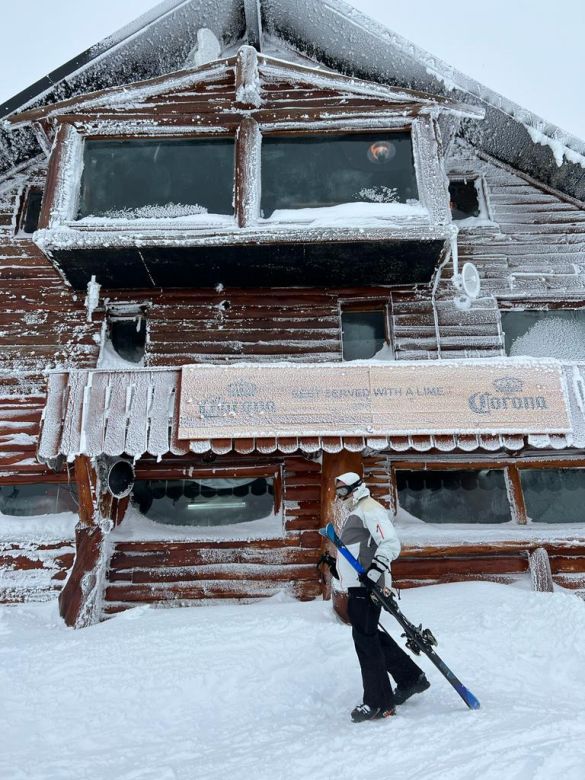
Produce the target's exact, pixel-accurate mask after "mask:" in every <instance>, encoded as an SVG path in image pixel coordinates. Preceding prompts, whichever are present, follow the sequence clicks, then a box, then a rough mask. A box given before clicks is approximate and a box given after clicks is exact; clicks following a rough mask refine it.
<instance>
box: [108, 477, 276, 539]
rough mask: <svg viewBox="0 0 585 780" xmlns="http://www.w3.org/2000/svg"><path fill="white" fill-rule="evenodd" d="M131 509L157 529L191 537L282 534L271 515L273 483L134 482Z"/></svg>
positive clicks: (264, 480)
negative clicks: (180, 530)
mask: <svg viewBox="0 0 585 780" xmlns="http://www.w3.org/2000/svg"><path fill="white" fill-rule="evenodd" d="M132 503H133V506H134V507H135V508H136V509H137V510H138V512H139V513H140V515H142V516H143V517H144V518H147V519H148V520H150V521H152V522H153V523H155V524H157V525H159V526H170V527H171V528H176V527H182V528H183V529H184V530H185V531H189V532H191V533H194V534H197V535H199V534H204V535H206V536H208V535H211V536H214V535H219V536H222V537H225V536H235V537H237V538H241V537H246V538H247V537H249V536H250V535H252V536H258V535H259V536H272V537H278V536H282V533H283V531H282V517H280V516H279V515H277V514H275V511H274V509H275V504H274V478H273V477H243V478H234V479H227V478H223V479H219V478H217V479H213V478H209V479H207V478H206V479H197V480H196V479H186V480H181V479H176V480H172V479H169V480H139V481H137V482H136V483H135V485H134V489H133V492H132ZM135 524H136V520H135ZM149 527H150V529H151V530H152V525H150V524H149ZM126 528H128V527H126ZM122 530H124V529H122ZM160 532H164V528H161V529H160Z"/></svg>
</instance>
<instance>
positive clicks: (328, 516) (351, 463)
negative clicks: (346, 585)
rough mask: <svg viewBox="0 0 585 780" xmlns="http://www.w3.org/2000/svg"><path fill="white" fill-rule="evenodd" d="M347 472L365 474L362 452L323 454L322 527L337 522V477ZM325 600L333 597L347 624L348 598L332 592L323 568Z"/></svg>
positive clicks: (325, 546) (327, 547) (326, 547)
mask: <svg viewBox="0 0 585 780" xmlns="http://www.w3.org/2000/svg"><path fill="white" fill-rule="evenodd" d="M346 471H355V472H356V473H357V474H359V475H360V476H361V475H362V474H363V463H362V455H361V452H349V451H348V450H341V452H336V453H328V452H324V453H323V463H322V467H321V525H327V523H334V522H335V508H334V501H335V477H336V476H337V475H338V474H343V473H344V472H346ZM321 551H322V552H329V553H331V552H332V551H331V549H330V545H329V542H328V541H327V540H326V539H323V542H322V545H321ZM322 576H323V598H324V599H331V598H332V597H333V609H334V610H335V611H336V612H337V614H338V615H339V616H340V617H341V619H342V620H344V621H345V622H347V596H346V595H345V594H343V593H341V592H339V591H332V588H331V575H330V574H329V571H326V567H323V571H322Z"/></svg>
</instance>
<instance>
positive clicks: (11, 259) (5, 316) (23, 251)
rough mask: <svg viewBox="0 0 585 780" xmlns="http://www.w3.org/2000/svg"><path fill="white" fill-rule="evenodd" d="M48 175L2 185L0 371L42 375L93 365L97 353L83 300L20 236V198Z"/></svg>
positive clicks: (33, 173)
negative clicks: (18, 230)
mask: <svg viewBox="0 0 585 780" xmlns="http://www.w3.org/2000/svg"><path fill="white" fill-rule="evenodd" d="M45 174H46V171H45V170H44V169H42V168H39V166H38V165H34V166H31V168H30V171H29V172H28V173H25V172H23V173H21V174H19V175H18V176H15V177H13V179H12V180H8V181H6V182H4V183H3V182H0V369H9V370H10V371H11V372H13V373H14V374H17V373H19V372H22V371H26V372H39V373H41V372H42V371H44V370H45V369H47V368H55V367H58V366H63V367H65V366H93V365H95V361H96V359H97V354H98V350H99V346H98V344H96V342H95V340H94V338H93V337H94V335H95V333H96V332H97V328H96V325H95V323H90V322H87V320H86V312H85V308H84V296H83V295H79V294H74V293H73V292H72V291H71V289H70V288H69V287H68V286H67V285H66V284H65V283H64V282H63V280H62V279H61V277H60V276H59V274H58V273H57V271H56V270H55V269H54V268H53V266H52V265H51V263H50V262H49V261H48V260H47V258H46V257H45V256H44V255H43V253H42V252H41V251H40V249H39V248H38V247H37V246H36V245H35V244H34V243H33V242H32V241H31V236H30V235H24V234H18V233H17V232H16V231H17V219H18V213H19V208H20V204H21V198H22V193H23V191H24V189H25V187H26V186H27V185H28V184H39V185H41V186H42V185H43V183H44V176H45Z"/></svg>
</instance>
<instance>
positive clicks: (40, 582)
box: [0, 538, 75, 604]
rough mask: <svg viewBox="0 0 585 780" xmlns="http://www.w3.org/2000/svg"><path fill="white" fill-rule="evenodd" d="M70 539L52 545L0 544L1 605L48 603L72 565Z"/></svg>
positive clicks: (56, 592) (19, 542)
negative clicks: (33, 602)
mask: <svg viewBox="0 0 585 780" xmlns="http://www.w3.org/2000/svg"><path fill="white" fill-rule="evenodd" d="M74 554H75V545H74V541H73V538H71V539H63V540H55V541H51V542H48V541H47V542H33V541H27V542H24V541H21V540H18V539H15V540H12V541H1V540H0V604H16V603H20V602H24V601H47V600H49V599H52V598H54V597H55V596H56V595H57V594H58V593H59V592H60V590H61V588H62V587H63V583H64V581H65V579H66V577H67V573H68V571H69V569H70V568H71V566H72V564H73V557H74Z"/></svg>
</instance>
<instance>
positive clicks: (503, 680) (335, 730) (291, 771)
mask: <svg viewBox="0 0 585 780" xmlns="http://www.w3.org/2000/svg"><path fill="white" fill-rule="evenodd" d="M402 607H403V609H404V611H405V612H406V614H407V615H408V616H409V617H411V619H412V620H413V621H416V622H419V621H422V622H423V623H424V624H425V625H429V626H431V627H432V628H433V630H434V631H435V633H436V635H437V636H438V638H439V648H438V649H439V652H440V653H441V654H442V655H443V657H444V658H445V660H446V661H447V662H448V663H450V664H451V666H452V667H453V669H454V670H455V672H456V673H457V674H458V675H459V676H460V677H461V679H462V680H463V682H465V683H466V684H467V685H468V686H469V687H470V688H471V689H472V690H473V692H474V693H475V694H476V695H477V696H478V698H479V699H480V700H481V702H482V709H481V710H480V711H479V712H471V711H468V710H467V709H466V708H465V706H464V704H463V702H461V700H460V699H459V697H458V696H457V695H456V694H455V693H454V691H453V690H452V689H451V688H450V686H449V685H447V683H446V682H444V680H443V678H442V677H441V676H440V675H439V674H438V673H437V672H436V671H435V670H434V668H433V667H432V666H430V665H429V664H428V663H423V665H424V667H425V670H426V671H427V673H428V676H429V678H430V679H431V681H432V687H431V689H430V690H429V691H428V692H427V693H425V694H423V695H421V696H419V697H416V698H415V700H411V701H410V702H408V703H406V704H405V705H403V706H402V707H401V708H400V709H399V715H398V716H397V717H396V718H392V719H390V720H388V721H381V722H376V723H369V724H360V725H354V724H352V723H351V722H350V720H349V711H350V709H351V708H352V707H353V706H354V705H355V704H356V703H357V702H358V701H360V690H361V689H360V679H359V672H358V666H357V662H356V660H355V658H354V652H353V647H352V642H351V635H350V631H349V629H348V628H347V627H346V626H344V625H342V624H340V623H338V622H337V621H336V619H335V617H334V616H333V614H332V612H331V609H330V605H329V604H328V603H323V602H312V603H308V604H301V603H298V602H289V601H285V600H283V599H282V598H280V597H275V598H273V599H269V600H266V601H263V602H261V603H259V604H255V605H250V606H217V607H200V608H191V609H173V610H164V611H163V610H153V609H148V608H138V609H136V610H133V611H131V612H127V613H125V614H122V615H120V616H118V617H116V618H114V619H112V620H110V621H109V622H107V623H103V624H100V625H98V626H94V627H92V628H88V629H84V630H82V631H73V630H70V629H66V628H65V627H64V626H63V625H62V623H61V622H60V621H59V619H58V616H57V613H56V607H55V604H40V605H25V606H19V607H13V608H7V607H4V608H0V690H1V691H2V705H1V708H0V734H2V750H0V777H2V778H6V780H21V778H27V780H32V779H40V778H43V780H57V778H58V780H70V779H71V780H73V778H75V780H79V778H84V780H89V779H92V780H93V779H96V780H97V778H99V779H100V780H102V778H103V780H106V778H107V779H108V780H114V779H118V778H120V779H121V778H124V780H192V779H193V778H201V779H202V780H203V779H205V780H215V779H216V778H217V779H218V780H219V778H226V777H227V778H230V780H240V778H241V780H251V778H254V779H256V778H266V779H267V780H268V778H270V780H277V779H278V778H283V779H285V780H289V779H290V780H297V778H298V780H301V778H302V780H312V778H320V779H321V780H328V778H331V779H332V780H333V778H335V779H336V780H345V778H347V779H348V780H349V778H352V780H353V778H355V777H356V776H363V777H369V776H372V777H379V778H397V779H402V778H408V779H409V780H419V779H420V780H423V779H424V780H439V778H440V780H460V779H461V780H463V778H469V779H470V780H471V779H473V780H478V778H482V779H483V778H493V780H514V779H515V778H518V779H519V780H520V779H521V780H529V779H530V780H532V778H540V779H541V780H556V778H563V780H582V778H583V776H584V774H583V772H584V770H583V767H585V739H584V738H585V712H584V709H585V708H584V707H583V702H584V700H585V675H584V674H583V669H584V668H585V647H584V643H583V637H584V636H585V604H584V603H583V602H581V601H580V600H579V599H577V598H576V597H574V596H571V595H567V594H565V593H555V594H538V593H531V592H529V591H527V590H524V589H522V588H521V587H511V586H503V585H495V584H491V583H465V584H454V585H442V586H434V587H429V588H419V589H416V590H413V591H409V592H404V593H403V599H402ZM385 623H386V625H387V627H388V628H389V629H390V630H391V632H392V633H393V634H394V636H395V637H396V638H398V635H399V632H398V631H397V630H396V628H395V626H394V625H393V623H392V619H391V618H388V619H387V620H385Z"/></svg>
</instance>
